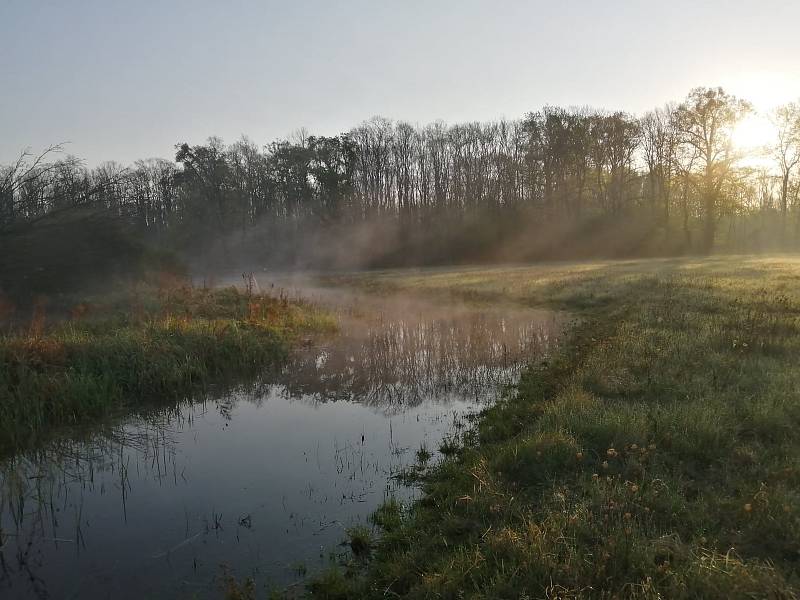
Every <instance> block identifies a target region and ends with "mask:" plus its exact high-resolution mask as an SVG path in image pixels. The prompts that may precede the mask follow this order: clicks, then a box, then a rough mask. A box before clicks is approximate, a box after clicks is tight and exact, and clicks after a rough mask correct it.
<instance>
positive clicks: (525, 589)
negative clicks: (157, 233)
mask: <svg viewBox="0 0 800 600" xmlns="http://www.w3.org/2000/svg"><path fill="white" fill-rule="evenodd" d="M351 283H355V284H357V285H362V286H366V287H370V288H372V289H378V290H391V289H396V288H403V289H406V290H408V289H413V290H417V291H420V292H423V293H427V294H446V295H456V296H458V297H462V298H469V299H472V300H475V301H487V302H491V301H494V300H497V299H501V298H502V299H503V300H508V299H512V300H514V301H517V302H521V303H526V304H536V305H549V306H553V307H556V308H559V309H566V310H569V311H572V312H573V313H574V314H576V315H577V316H579V317H580V321H579V323H578V324H577V325H576V326H575V328H574V329H573V331H572V332H571V333H570V334H569V336H568V339H567V340H566V342H565V344H564V346H563V348H562V350H561V351H560V352H559V354H558V356H556V357H554V359H553V360H551V361H550V362H549V363H548V364H545V365H536V366H534V367H532V368H531V370H530V371H529V373H528V374H527V375H526V376H525V377H524V378H523V380H522V381H521V383H520V385H519V387H518V390H517V391H516V392H515V393H513V394H511V395H509V397H508V398H507V399H506V400H505V401H504V402H503V403H501V404H499V405H497V406H496V407H494V408H492V409H490V410H489V411H488V412H486V414H485V415H483V417H482V419H481V420H480V421H479V422H478V424H477V426H476V428H475V430H474V431H473V432H472V433H471V434H470V435H469V436H468V437H467V438H466V439H465V440H464V444H463V447H462V448H461V449H460V450H459V451H458V452H457V453H455V454H454V455H450V456H448V457H447V458H445V460H444V462H442V463H441V464H440V465H439V466H437V467H434V468H432V469H430V470H429V471H428V472H427V473H426V475H425V476H424V479H423V488H424V495H423V497H422V499H421V500H420V501H419V502H417V503H416V504H415V505H413V506H412V507H411V508H410V509H400V508H399V507H398V506H397V505H396V504H390V505H387V507H385V508H384V510H383V511H382V512H381V513H379V518H378V519H377V521H378V522H379V523H380V524H381V525H382V526H383V527H382V533H381V535H380V539H379V541H378V542H377V545H376V546H375V547H374V549H373V552H372V558H371V560H370V561H369V562H368V563H367V566H366V567H365V566H363V563H361V561H359V562H358V563H353V564H351V565H349V566H346V567H343V568H341V569H338V570H336V571H332V572H329V573H325V574H324V575H323V576H321V577H319V578H317V579H316V580H315V582H314V583H313V584H312V586H311V591H312V594H313V595H314V596H315V597H320V598H362V597H374V598H379V597H380V598H385V597H409V598H461V597H472V598H581V597H607V598H614V597H617V598H703V597H705V598H756V597H757V598H795V597H796V596H797V594H798V590H800V574H799V569H800V384H799V382H800V379H798V377H799V376H800V371H798V370H797V366H796V365H797V360H798V356H800V261H798V260H796V259H789V258H785V259H784V258H776V259H758V258H741V257H737V258H725V259H708V260H686V261H678V260H669V261H646V262H644V261H642V262H622V263H592V264H580V265H551V266H543V267H531V268H508V269H487V270H472V269H465V270H460V271H439V272H436V271H432V272H424V273H412V272H407V273H405V274H402V275H399V276H398V275H391V274H387V275H383V276H377V277H370V278H356V279H354V280H353V281H351Z"/></svg>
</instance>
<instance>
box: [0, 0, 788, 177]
mask: <svg viewBox="0 0 800 600" xmlns="http://www.w3.org/2000/svg"><path fill="white" fill-rule="evenodd" d="M799 24H800V2H798V1H797V0H783V1H781V0H756V1H741V0H739V1H737V0H709V1H706V2H703V1H702V0H692V1H687V0H670V1H667V0H661V1H659V2H651V1H648V0H605V1H599V0H593V1H589V0H584V1H579V0H562V1H555V0H553V1H550V2H540V1H533V0H531V1H528V2H521V1H520V2H518V1H514V0H504V1H500V0H494V1H489V0H486V1H477V0H452V1H451V0H427V1H417V0H403V1H400V0H364V1H355V0H354V1H349V0H323V1H316V0H284V1H280V2H277V1H276V2H273V1H268V0H262V1H255V0H253V1H244V0H241V1H237V0H224V1H223V0H192V1H188V0H187V1H184V0H159V1H156V0H136V1H134V0H126V1H122V0H51V1H45V0H0V164H5V163H8V162H10V161H11V160H13V159H14V158H16V156H17V155H18V154H19V152H20V151H21V150H23V149H25V148H31V149H33V150H39V149H42V148H43V147H45V146H47V145H49V144H53V143H60V142H68V144H67V150H68V152H69V153H71V154H74V155H76V156H78V157H80V158H83V159H85V161H86V162H87V164H89V165H94V164H99V163H100V162H102V161H105V160H116V161H118V162H121V163H123V164H129V163H131V162H133V161H134V160H136V159H138V158H148V157H156V156H158V157H165V158H172V157H174V146H175V144H176V143H179V142H184V141H186V142H189V143H192V144H194V143H201V142H203V141H204V140H205V139H206V138H207V137H209V136H211V135H216V136H220V137H222V138H223V139H224V140H225V141H228V142H233V141H235V140H236V139H238V138H240V137H241V136H242V135H247V136H248V137H250V138H251V139H252V140H254V141H255V142H256V143H258V144H267V143H269V142H271V141H272V140H274V139H276V138H279V137H285V136H287V135H289V134H291V133H292V132H293V131H296V130H297V129H299V128H302V127H305V128H306V129H307V130H308V131H309V132H311V133H315V134H322V135H335V134H338V133H341V132H343V131H347V130H348V129H350V128H351V127H352V126H354V125H357V124H358V123H360V122H361V121H364V120H365V119H368V118H370V117H372V116H375V115H381V116H384V117H387V118H390V119H402V120H407V121H410V122H412V123H427V122H431V121H434V120H440V119H441V120H444V121H447V122H451V123H452V122H459V121H475V120H492V119H497V118H501V117H505V118H517V117H520V116H522V115H524V114H525V113H526V112H529V111H532V110H537V109H538V108H541V107H542V106H543V105H545V104H557V105H565V106H569V105H581V106H583V105H589V106H593V107H597V108H607V109H620V110H626V111H629V112H633V113H640V112H643V111H645V110H648V109H650V108H653V107H655V106H660V105H662V104H664V103H665V102H667V101H670V100H676V101H677V100H680V99H682V98H683V97H685V96H686V94H687V92H688V91H689V90H690V89H691V88H692V87H695V86H700V85H705V86H716V85H722V86H723V87H725V88H726V90H728V91H730V92H733V93H735V94H737V95H740V96H742V97H744V98H747V99H749V100H751V101H753V102H754V103H755V104H756V106H757V107H760V108H764V109H765V108H768V107H769V106H771V105H775V104H779V103H783V102H786V101H789V100H793V99H798V98H800V35H798V27H799V26H800V25H799Z"/></svg>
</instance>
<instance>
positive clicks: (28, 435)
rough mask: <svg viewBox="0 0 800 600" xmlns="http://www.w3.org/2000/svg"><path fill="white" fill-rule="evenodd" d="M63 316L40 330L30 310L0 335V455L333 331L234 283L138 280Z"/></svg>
mask: <svg viewBox="0 0 800 600" xmlns="http://www.w3.org/2000/svg"><path fill="white" fill-rule="evenodd" d="M71 313H72V317H71V318H69V319H66V320H58V321H57V322H56V323H55V324H53V325H51V326H49V327H48V326H47V325H46V319H47V315H46V314H45V312H44V311H43V310H39V311H36V314H35V316H34V318H33V320H32V322H31V323H30V324H29V325H26V326H25V327H24V328H23V327H20V326H18V327H16V328H15V329H13V330H10V331H8V332H7V333H6V334H4V335H2V336H0V455H4V454H8V453H12V452H14V451H17V450H20V449H22V448H26V447H30V446H34V445H36V444H38V443H40V442H41V441H42V440H43V439H46V438H47V437H48V436H50V435H51V434H53V433H54V432H55V431H57V430H59V429H61V428H64V427H75V426H79V425H83V424H86V423H91V422H92V421H93V420H96V419H98V418H101V417H103V416H106V415H109V414H117V413H120V412H123V411H128V410H134V409H137V408H140V407H143V406H154V405H157V403H164V402H174V401H176V400H180V399H182V398H184V397H186V396H188V395H190V394H193V393H197V392H199V391H203V390H206V389H208V387H209V386H210V385H211V384H220V383H224V382H229V381H232V380H236V379H237V378H240V377H242V376H250V375H255V374H258V373H259V372H262V371H263V370H264V368H265V367H267V366H269V365H271V364H274V363H276V362H278V361H280V360H281V359H282V358H283V357H284V356H285V353H286V351H287V347H288V345H289V344H290V343H291V342H292V340H293V339H294V338H296V337H297V336H298V335H301V334H303V333H310V332H314V331H322V330H328V331H330V330H332V329H334V328H335V323H334V321H333V320H332V318H331V317H329V316H327V315H325V314H322V313H320V312H318V311H317V310H315V309H314V308H312V307H310V306H306V305H300V304H296V303H290V302H287V301H285V300H281V299H274V298H268V297H264V296H254V295H251V294H247V293H244V292H240V291H237V290H236V289H234V288H229V289H220V290H206V289H198V288H192V287H189V286H177V285H170V286H167V287H161V288H156V287H152V286H138V287H134V288H128V289H125V290H123V291H121V292H117V293H115V294H112V295H110V296H108V297H105V298H103V299H102V300H99V301H97V302H82V303H80V304H78V305H75V306H73V307H72V310H71Z"/></svg>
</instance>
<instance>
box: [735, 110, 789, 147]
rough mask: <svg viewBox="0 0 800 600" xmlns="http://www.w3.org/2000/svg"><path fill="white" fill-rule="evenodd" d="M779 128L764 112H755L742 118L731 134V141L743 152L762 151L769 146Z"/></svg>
mask: <svg viewBox="0 0 800 600" xmlns="http://www.w3.org/2000/svg"><path fill="white" fill-rule="evenodd" d="M777 133H778V132H777V129H776V128H775V125H774V124H773V123H772V121H770V119H769V117H768V116H767V115H766V114H764V113H762V112H753V113H750V114H749V115H747V116H746V117H745V118H744V119H742V120H741V121H740V122H739V123H738V124H737V125H736V127H735V128H734V130H733V133H732V134H731V142H733V145H734V146H735V147H736V148H737V149H738V150H741V151H742V152H761V151H764V150H766V149H767V148H769V146H771V145H772V144H773V143H774V142H775V138H776V136H777Z"/></svg>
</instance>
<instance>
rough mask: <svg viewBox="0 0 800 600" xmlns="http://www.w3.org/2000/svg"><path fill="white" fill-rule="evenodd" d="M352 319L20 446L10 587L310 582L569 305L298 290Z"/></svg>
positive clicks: (166, 593)
mask: <svg viewBox="0 0 800 600" xmlns="http://www.w3.org/2000/svg"><path fill="white" fill-rule="evenodd" d="M300 293H301V294H302V295H304V296H306V297H312V298H313V299H314V300H315V301H318V302H323V303H325V304H327V305H328V306H329V307H331V309H332V310H335V311H336V312H337V314H338V315H339V317H340V321H341V332H340V333H339V334H338V335H336V336H332V337H330V338H328V339H318V340H307V341H306V342H305V343H304V344H302V346H301V347H300V348H299V349H298V350H297V351H296V352H294V354H293V355H292V357H291V358H290V360H289V362H288V363H287V364H286V365H285V367H284V368H282V369H281V370H280V372H277V373H268V374H265V376H264V378H263V381H262V382H261V383H259V384H255V385H249V386H246V387H243V388H242V389H240V390H236V391H234V392H231V393H226V394H225V395H223V396H222V397H219V398H206V399H200V400H196V401H194V402H183V403H180V404H177V405H172V406H168V407H166V408H164V409H162V410H160V411H156V412H154V413H153V414H150V415H147V416H146V417H137V418H131V419H129V420H127V421H125V422H122V423H118V424H115V425H105V426H103V427H99V428H98V429H97V430H96V431H94V432H91V433H90V434H89V435H88V436H87V435H84V436H81V437H80V439H74V440H62V441H59V442H57V443H53V444H52V445H50V446H49V447H47V448H44V449H42V450H40V451H38V452H35V453H32V454H29V455H25V456H17V457H14V458H12V459H10V460H8V461H7V462H6V463H5V464H3V465H2V470H1V471H0V501H2V512H0V519H2V520H0V540H1V541H2V546H0V597H2V598H82V599H83V598H115V599H122V598H136V599H139V598H144V597H147V598H152V597H170V598H206V597H209V598H218V597H220V593H219V574H220V572H221V565H222V564H224V563H227V564H228V565H230V566H231V570H232V571H233V572H234V573H235V574H236V575H237V576H238V577H247V576H254V577H255V578H256V581H257V582H258V584H259V587H260V588H263V587H269V586H276V587H280V588H285V587H287V586H290V587H291V586H298V587H299V586H300V585H302V583H303V580H304V575H305V574H306V573H309V574H310V573H313V572H314V571H315V570H317V569H319V568H321V567H325V566H327V565H329V564H330V562H331V561H332V560H334V559H335V557H336V556H337V555H341V553H343V552H344V548H343V547H342V546H341V542H342V540H343V539H344V536H345V530H346V529H347V528H348V527H350V526H352V525H355V524H359V523H361V524H365V523H368V522H369V521H368V516H369V514H370V513H371V512H372V511H374V509H375V508H376V507H377V506H379V505H380V503H381V502H383V501H384V499H385V498H387V497H389V496H394V497H396V498H398V499H399V500H400V501H401V502H408V501H410V500H411V499H413V497H414V495H415V494H416V493H417V490H416V489H415V488H413V487H407V486H404V485H403V484H401V483H400V482H399V481H398V479H397V478H396V477H394V475H396V474H397V473H398V472H399V471H401V470H402V469H403V468H404V467H406V466H408V465H410V464H413V463H414V462H415V461H416V451H417V450H418V449H420V448H422V447H424V448H426V449H427V450H429V451H431V452H432V453H433V455H434V458H433V459H432V460H436V458H437V448H438V447H439V445H440V443H441V441H442V440H443V439H445V438H447V437H451V436H457V435H458V434H459V432H460V431H462V430H463V428H464V427H466V426H468V423H469V415H471V414H474V413H476V412H477V411H479V410H480V409H482V408H484V407H486V406H487V405H489V404H490V403H492V402H493V401H495V400H496V399H497V397H498V394H499V393H500V390H501V389H502V387H503V386H504V385H506V384H508V383H511V382H513V381H514V380H515V378H516V377H517V376H518V375H519V372H520V370H521V369H522V368H523V365H524V364H526V363H528V362H530V361H532V360H537V359H539V358H541V357H543V356H544V355H545V354H546V353H547V352H548V351H549V350H551V348H552V344H553V343H554V340H555V336H556V334H557V333H558V331H559V329H560V327H561V322H562V319H561V318H560V317H559V316H558V315H555V314H553V313H548V312H542V311H533V310H521V309H518V308H517V309H511V308H493V309H480V310H479V309H476V308H474V307H473V308H471V307H468V306H462V305H457V304H454V303H450V302H444V301H437V302H435V303H433V302H426V301H423V300H418V299H409V298H402V299H401V298H396V297H395V298H391V299H387V298H378V297H370V296H357V295H353V294H351V293H348V292H343V291H331V290H322V289H310V288H305V289H304V290H302V292H300Z"/></svg>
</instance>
